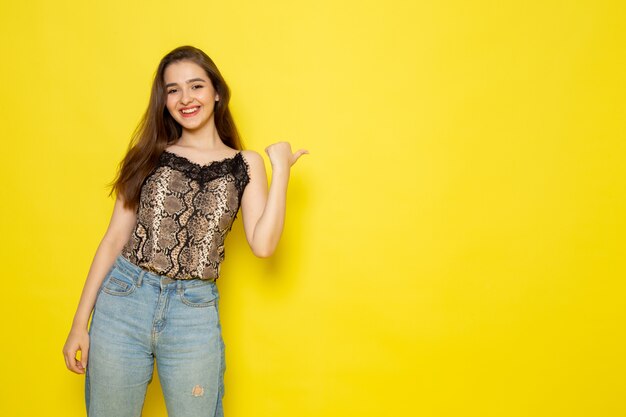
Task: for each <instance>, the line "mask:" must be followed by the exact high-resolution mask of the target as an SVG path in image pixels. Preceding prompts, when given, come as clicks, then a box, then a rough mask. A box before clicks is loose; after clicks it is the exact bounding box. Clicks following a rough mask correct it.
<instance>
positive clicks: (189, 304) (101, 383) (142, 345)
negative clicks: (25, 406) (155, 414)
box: [85, 255, 225, 417]
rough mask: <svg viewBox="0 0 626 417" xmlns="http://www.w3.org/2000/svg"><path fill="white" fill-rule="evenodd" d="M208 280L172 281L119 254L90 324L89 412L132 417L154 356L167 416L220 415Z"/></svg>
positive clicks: (217, 347) (220, 369)
mask: <svg viewBox="0 0 626 417" xmlns="http://www.w3.org/2000/svg"><path fill="white" fill-rule="evenodd" d="M218 302H219V293H218V290H217V285H216V284H215V282H213V281H204V280H200V279H193V280H174V279H171V278H168V277H165V276H161V275H156V274H153V273H151V272H148V271H146V270H144V269H142V268H140V267H138V266H136V265H134V264H132V263H131V262H129V261H128V260H127V259H126V258H124V257H123V256H122V255H119V256H118V257H117V259H116V260H115V263H114V264H113V266H112V267H111V269H110V270H109V272H108V273H107V275H106V277H105V278H104V280H103V282H102V284H101V286H100V289H99V292H98V296H97V299H96V304H95V307H94V311H93V316H92V319H91V326H90V327H89V335H90V346H89V356H88V363H87V370H86V375H85V403H86V406H87V415H88V416H89V417H139V416H141V411H142V408H143V404H144V400H145V396H146V389H147V387H148V384H149V383H150V382H151V381H152V374H153V369H154V361H155V360H156V364H157V371H158V374H159V380H160V382H161V387H162V388H163V395H164V397H165V404H166V407H167V413H168V416H169V417H222V416H223V409H222V397H223V395H224V371H225V363H224V342H223V340H222V334H221V326H220V320H219V309H218Z"/></svg>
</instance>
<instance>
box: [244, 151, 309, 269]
mask: <svg viewBox="0 0 626 417" xmlns="http://www.w3.org/2000/svg"><path fill="white" fill-rule="evenodd" d="M265 152H267V154H268V156H269V157H270V161H271V163H272V183H271V185H270V188H269V192H268V189H267V174H266V173H265V165H264V163H263V158H261V155H259V154H258V153H256V152H253V151H245V153H244V157H245V158H246V161H247V162H248V165H249V167H250V183H249V184H248V185H247V186H246V189H245V191H244V193H243V197H242V200H241V211H242V214H243V226H244V230H245V233H246V239H247V240H248V244H249V245H250V248H251V249H252V252H253V253H254V254H255V255H256V256H258V257H261V258H265V257H268V256H271V255H272V254H273V253H274V251H275V250H276V247H277V246H278V241H279V240H280V236H281V234H282V231H283V225H284V223H285V211H286V201H287V184H288V183H289V174H290V170H291V166H292V165H293V164H294V163H295V162H296V161H297V160H298V158H299V157H300V156H302V155H303V154H305V153H308V151H306V150H303V149H301V150H299V151H297V152H296V153H293V154H292V153H291V146H290V145H289V143H287V142H278V143H275V144H273V145H270V146H268V147H267V148H266V149H265Z"/></svg>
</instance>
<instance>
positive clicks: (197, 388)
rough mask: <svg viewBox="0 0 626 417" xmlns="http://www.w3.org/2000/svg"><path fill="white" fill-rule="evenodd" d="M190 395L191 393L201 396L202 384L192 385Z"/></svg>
mask: <svg viewBox="0 0 626 417" xmlns="http://www.w3.org/2000/svg"><path fill="white" fill-rule="evenodd" d="M191 395H193V396H194V397H201V396H202V395H204V388H203V387H202V385H196V386H195V387H193V389H192V390H191Z"/></svg>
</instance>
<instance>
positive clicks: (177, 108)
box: [163, 61, 219, 130]
mask: <svg viewBox="0 0 626 417" xmlns="http://www.w3.org/2000/svg"><path fill="white" fill-rule="evenodd" d="M163 81H164V82H165V92H166V96H167V101H166V107H167V110H169V112H170V114H171V115H172V117H173V118H174V119H175V120H176V121H177V122H178V123H180V125H181V126H182V127H183V128H184V129H188V130H197V129H200V128H202V127H204V126H206V125H207V123H209V122H212V120H213V106H214V105H215V102H216V101H217V100H219V96H218V94H217V93H216V91H215V89H214V88H213V84H212V83H211V80H210V79H209V77H208V76H207V74H206V72H205V71H204V69H202V67H201V66H199V65H198V64H196V63H194V62H191V61H179V62H174V63H172V64H169V65H168V66H167V68H165V72H164V74H163Z"/></svg>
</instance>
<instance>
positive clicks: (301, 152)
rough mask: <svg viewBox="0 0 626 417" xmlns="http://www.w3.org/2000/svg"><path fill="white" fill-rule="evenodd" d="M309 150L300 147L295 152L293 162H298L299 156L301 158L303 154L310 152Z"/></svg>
mask: <svg viewBox="0 0 626 417" xmlns="http://www.w3.org/2000/svg"><path fill="white" fill-rule="evenodd" d="M308 153H309V151H307V150H306V149H300V150H298V151H297V152H296V153H294V154H293V157H294V159H293V162H296V161H297V160H298V158H300V157H301V156H302V155H304V154H308Z"/></svg>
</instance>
